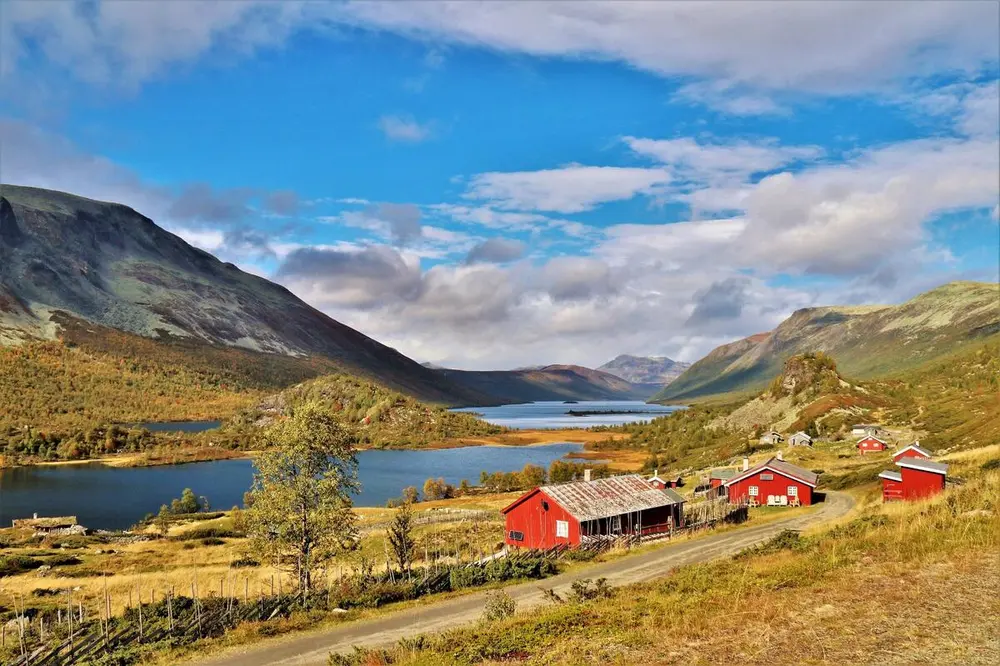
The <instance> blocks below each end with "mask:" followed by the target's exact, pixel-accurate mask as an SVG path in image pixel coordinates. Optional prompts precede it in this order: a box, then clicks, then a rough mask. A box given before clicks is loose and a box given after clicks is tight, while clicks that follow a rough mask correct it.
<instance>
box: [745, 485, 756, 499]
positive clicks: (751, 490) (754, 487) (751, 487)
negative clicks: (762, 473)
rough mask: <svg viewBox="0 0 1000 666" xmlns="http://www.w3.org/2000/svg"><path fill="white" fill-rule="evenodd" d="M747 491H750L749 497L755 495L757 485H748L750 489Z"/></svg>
mask: <svg viewBox="0 0 1000 666" xmlns="http://www.w3.org/2000/svg"><path fill="white" fill-rule="evenodd" d="M747 492H749V493H750V497H757V486H750V490H748V491H747Z"/></svg>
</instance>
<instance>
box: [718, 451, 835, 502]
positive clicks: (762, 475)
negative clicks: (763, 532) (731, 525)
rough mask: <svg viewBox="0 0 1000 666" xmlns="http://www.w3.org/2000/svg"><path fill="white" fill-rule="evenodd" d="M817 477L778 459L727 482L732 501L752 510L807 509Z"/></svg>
mask: <svg viewBox="0 0 1000 666" xmlns="http://www.w3.org/2000/svg"><path fill="white" fill-rule="evenodd" d="M817 479H818V477H817V475H816V474H814V473H813V472H810V471H809V470H807V469H803V468H801V467H799V466H797V465H793V464H791V463H787V462H785V461H783V460H778V459H777V458H771V459H770V460H768V461H767V462H763V463H761V464H759V465H757V466H756V467H751V468H750V469H747V470H745V471H743V472H737V474H736V476H734V477H733V478H731V479H729V480H728V481H726V482H725V484H724V485H725V486H726V488H727V492H728V495H729V501H730V502H731V503H733V504H736V503H739V502H743V501H748V502H749V503H750V504H751V506H761V505H767V506H799V505H802V506H808V505H810V504H812V503H813V490H815V489H816V481H817Z"/></svg>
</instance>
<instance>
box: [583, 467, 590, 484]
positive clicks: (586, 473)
mask: <svg viewBox="0 0 1000 666" xmlns="http://www.w3.org/2000/svg"><path fill="white" fill-rule="evenodd" d="M583 480H584V481H590V469H589V468H588V469H585V470H583Z"/></svg>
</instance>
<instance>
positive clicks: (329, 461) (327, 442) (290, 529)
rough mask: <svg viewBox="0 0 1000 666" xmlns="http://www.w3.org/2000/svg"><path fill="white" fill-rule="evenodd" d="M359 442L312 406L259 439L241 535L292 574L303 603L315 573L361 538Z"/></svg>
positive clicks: (298, 409) (257, 552) (275, 564)
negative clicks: (355, 498)
mask: <svg viewBox="0 0 1000 666" xmlns="http://www.w3.org/2000/svg"><path fill="white" fill-rule="evenodd" d="M354 441H355V440H354V438H353V437H352V436H351V435H350V434H349V433H348V432H347V431H346V430H344V428H343V427H342V426H341V425H340V424H339V423H337V421H335V420H334V419H333V417H332V416H331V415H330V414H329V412H328V411H327V410H326V409H324V408H323V407H322V406H320V405H318V404H315V403H306V404H304V405H302V406H300V407H298V408H297V409H296V410H295V412H294V413H293V414H292V415H291V416H290V417H289V418H286V419H283V420H281V421H278V422H277V423H275V424H273V425H272V426H270V427H269V428H267V429H266V430H265V431H264V433H263V434H262V435H261V437H260V441H259V443H258V444H259V446H260V447H261V448H262V449H263V451H264V452H263V453H262V454H261V455H260V456H259V457H258V458H257V460H256V461H255V463H254V466H255V467H256V472H255V474H254V482H253V487H252V488H251V489H250V491H249V492H248V493H247V495H246V504H247V509H246V511H243V512H242V515H241V521H242V522H243V523H244V524H243V528H244V529H245V531H246V532H247V536H248V537H249V538H250V543H251V548H252V550H253V551H254V552H255V553H256V554H258V555H259V556H260V557H261V558H262V559H266V560H267V561H269V562H271V564H272V565H274V566H276V567H279V568H285V569H289V570H291V571H292V572H293V573H294V575H295V578H296V580H297V581H298V585H299V592H300V594H301V595H302V598H303V599H305V598H306V597H307V596H308V595H309V592H310V590H311V589H312V584H313V574H314V573H315V572H316V571H317V569H321V568H323V567H324V566H325V565H327V564H328V563H329V562H330V561H331V560H332V559H333V558H335V557H336V556H337V555H338V554H339V553H341V552H342V551H343V550H344V549H345V548H347V547H349V546H350V545H351V544H353V543H354V541H355V539H356V538H357V526H356V516H355V515H354V512H353V511H352V504H351V497H350V496H351V494H352V493H355V492H357V491H358V490H359V484H358V461H357V458H356V456H355V453H354Z"/></svg>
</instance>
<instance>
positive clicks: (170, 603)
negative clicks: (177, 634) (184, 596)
mask: <svg viewBox="0 0 1000 666" xmlns="http://www.w3.org/2000/svg"><path fill="white" fill-rule="evenodd" d="M167 626H168V627H169V628H170V632H171V633H173V631H174V588H173V586H172V585H171V586H170V594H169V595H168V596H167Z"/></svg>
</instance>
